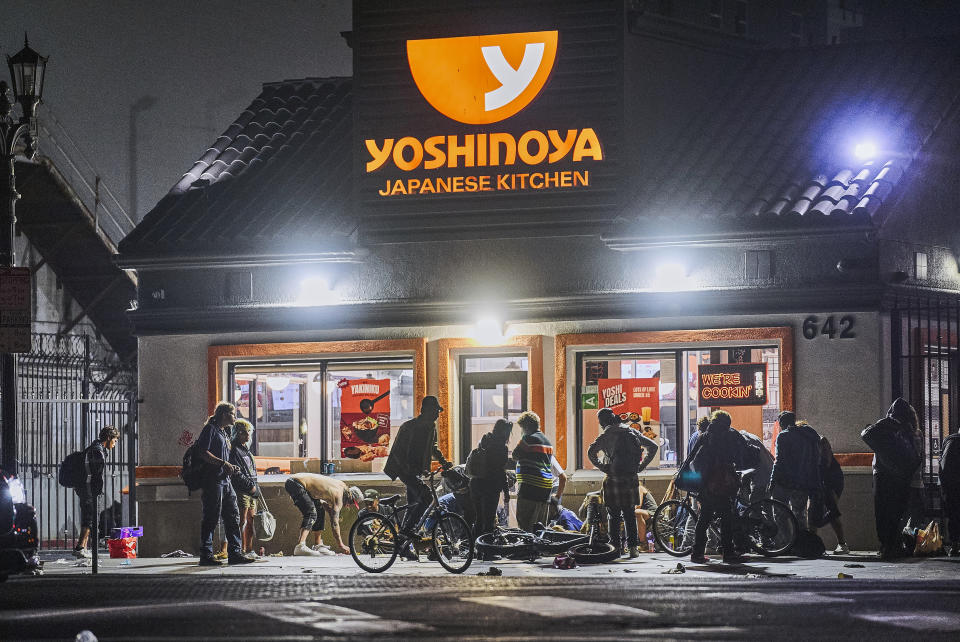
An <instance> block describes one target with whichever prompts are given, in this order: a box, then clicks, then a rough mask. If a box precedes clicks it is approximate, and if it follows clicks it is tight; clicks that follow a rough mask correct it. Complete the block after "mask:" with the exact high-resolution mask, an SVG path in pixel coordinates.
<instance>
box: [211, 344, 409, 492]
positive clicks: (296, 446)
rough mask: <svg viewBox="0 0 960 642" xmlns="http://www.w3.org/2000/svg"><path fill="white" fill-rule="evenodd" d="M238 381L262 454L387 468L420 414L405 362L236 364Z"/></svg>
mask: <svg viewBox="0 0 960 642" xmlns="http://www.w3.org/2000/svg"><path fill="white" fill-rule="evenodd" d="M230 379H231V382H230V385H231V387H232V389H233V399H234V403H235V404H236V405H237V415H238V417H242V418H245V419H247V420H248V421H250V422H251V423H253V425H254V446H253V451H254V453H255V454H256V455H258V456H263V457H279V458H291V459H293V458H305V459H317V460H320V461H321V462H333V463H334V464H335V466H336V470H337V472H362V473H371V472H374V473H376V472H382V471H383V465H384V464H385V463H386V458H387V455H388V454H389V452H390V447H391V445H392V444H393V440H394V437H395V435H396V432H397V429H398V428H399V426H400V424H402V423H403V422H404V421H407V420H408V419H411V418H412V417H413V416H414V414H415V413H414V402H413V364H412V363H411V362H409V361H404V360H396V359H385V360H382V361H379V360H372V361H371V360H367V359H365V360H363V361H359V360H358V361H349V360H338V361H318V362H310V363H302V364H296V363H290V364H284V363H282V362H281V363H275V364H269V365H260V364H255V363H251V364H233V365H232V366H231V368H230ZM251 388H252V389H253V390H255V391H256V395H255V401H254V402H253V403H251V395H250V390H251ZM251 406H252V407H253V408H255V412H254V411H253V410H252V409H251Z"/></svg>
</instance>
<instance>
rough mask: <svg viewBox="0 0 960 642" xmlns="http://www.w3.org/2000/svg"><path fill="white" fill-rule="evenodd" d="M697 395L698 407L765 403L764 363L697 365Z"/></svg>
mask: <svg viewBox="0 0 960 642" xmlns="http://www.w3.org/2000/svg"><path fill="white" fill-rule="evenodd" d="M697 396H698V397H699V402H698V405H699V406H701V407H710V406H762V405H764V404H766V403H767V364H765V363H724V364H716V365H708V364H704V365H701V366H700V367H699V369H698V372H697Z"/></svg>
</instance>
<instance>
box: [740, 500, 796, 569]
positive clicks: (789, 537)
mask: <svg viewBox="0 0 960 642" xmlns="http://www.w3.org/2000/svg"><path fill="white" fill-rule="evenodd" d="M740 519H741V520H743V522H744V523H746V525H747V537H748V538H749V540H750V543H751V545H752V546H753V547H754V548H755V549H756V550H757V551H758V552H759V553H760V554H761V555H765V556H766V557H774V556H776V555H783V554H784V553H786V552H787V551H789V550H790V549H791V548H793V544H794V542H796V541H797V534H798V533H799V532H800V525H799V524H798V523H797V518H796V517H794V515H793V511H791V510H790V507H789V506H787V505H786V504H784V503H783V502H781V501H778V500H776V499H761V500H760V501H757V502H753V503H752V504H750V505H749V506H747V509H746V510H745V511H744V513H743V515H742V516H741V517H740Z"/></svg>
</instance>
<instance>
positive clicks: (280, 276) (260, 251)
mask: <svg viewBox="0 0 960 642" xmlns="http://www.w3.org/2000/svg"><path fill="white" fill-rule="evenodd" d="M388 4H389V3H386V2H372V1H365V2H362V3H357V4H356V5H355V22H354V28H353V31H352V32H351V33H350V34H349V37H348V40H349V42H350V43H351V46H352V48H353V56H354V71H353V75H352V77H349V78H324V79H319V78H308V79H302V80H287V81H278V82H271V83H267V84H265V85H264V87H263V91H262V92H261V94H260V95H259V96H258V97H256V98H255V99H254V101H253V102H252V103H251V105H250V107H249V108H248V109H246V110H245V111H244V112H243V113H242V114H240V116H239V117H238V118H237V120H236V121H235V122H234V123H233V124H232V125H230V126H229V127H228V128H227V129H226V131H225V132H224V134H223V135H222V136H220V137H219V138H218V139H217V140H216V141H214V143H213V144H212V146H211V147H210V149H209V150H208V151H207V152H206V153H204V154H203V155H202V157H201V158H200V159H199V160H197V162H196V163H195V164H194V165H193V167H192V168H191V169H190V170H189V171H188V172H187V173H186V174H185V175H184V176H183V178H182V179H181V180H180V181H179V182H178V183H177V184H176V185H175V186H174V188H173V189H172V190H171V191H170V193H169V194H168V195H167V196H166V197H164V198H163V199H162V200H161V201H160V202H159V203H158V204H157V205H156V206H155V207H154V208H153V209H152V210H151V211H150V212H149V213H148V214H147V216H146V217H145V218H144V219H143V221H142V222H141V223H140V224H139V225H138V226H137V228H136V229H135V230H134V231H133V232H132V233H131V234H129V235H128V236H127V237H126V238H125V239H124V240H123V241H122V242H121V244H120V247H119V250H120V257H119V264H120V265H121V266H122V267H123V268H125V269H128V270H133V271H135V272H136V275H137V279H138V295H137V302H136V307H135V309H134V310H132V311H131V312H130V318H131V320H132V321H133V324H134V328H135V331H136V333H137V334H138V335H139V359H140V361H139V368H140V384H141V390H142V399H143V403H142V404H141V406H140V426H141V431H140V461H141V466H140V468H138V475H137V477H138V481H137V483H138V497H139V500H140V509H141V516H142V521H143V523H144V525H145V527H146V530H145V532H146V533H148V534H149V536H146V537H144V539H143V541H142V545H143V552H144V553H145V554H147V555H150V554H155V553H159V552H164V551H166V550H172V549H176V548H183V549H184V550H190V549H192V548H194V547H195V546H196V542H195V541H194V540H195V533H193V532H192V531H190V530H185V529H182V528H180V526H181V524H182V523H183V520H184V519H189V520H193V519H195V518H196V516H197V515H199V507H198V506H197V505H196V504H197V501H196V500H195V499H191V498H189V497H188V495H187V492H186V489H185V488H184V487H183V486H182V484H181V483H180V482H179V480H178V479H177V478H176V472H177V466H178V464H179V462H180V460H181V456H182V454H183V450H184V448H185V447H186V446H187V445H188V444H189V443H190V441H191V440H192V439H193V438H194V437H195V435H196V434H197V433H198V432H199V430H200V428H201V427H202V425H203V420H204V418H205V417H206V415H207V414H208V413H209V411H211V410H212V408H213V405H214V404H215V403H216V402H217V401H218V400H221V399H222V400H229V401H232V402H234V403H236V404H237V405H238V406H239V410H240V414H242V415H244V416H246V417H248V418H249V419H250V420H251V421H252V422H254V423H255V425H256V427H257V431H256V434H257V448H256V452H257V454H258V463H259V465H260V466H261V467H263V468H264V469H266V468H270V467H276V468H278V469H279V470H280V476H279V477H270V476H268V477H266V481H265V484H264V485H265V488H266V492H267V497H268V500H269V498H270V497H271V496H276V497H280V496H281V495H280V494H278V493H279V492H280V488H281V487H282V475H283V473H284V472H286V471H291V470H302V469H308V470H318V471H319V470H321V467H322V466H323V465H324V464H328V463H332V464H334V467H335V470H336V471H337V473H336V474H340V475H350V476H352V479H353V481H355V482H356V483H358V484H360V485H369V486H375V487H378V488H385V487H387V486H389V485H390V483H389V481H388V480H387V478H386V477H385V476H384V475H382V473H381V472H380V471H381V470H382V465H383V462H384V456H385V454H386V453H387V452H389V448H390V444H391V443H392V434H393V433H394V432H395V429H396V427H397V426H399V425H400V423H402V422H403V421H404V420H406V419H408V418H410V417H412V416H413V415H414V414H416V412H417V410H418V403H419V400H420V399H421V398H422V397H423V396H424V395H425V394H436V395H438V396H439V397H440V399H441V403H442V404H443V406H444V407H445V408H446V411H445V412H444V413H443V415H442V416H441V419H440V424H439V428H440V445H441V448H442V449H443V450H444V451H445V452H446V453H447V455H448V457H451V458H453V459H454V460H457V461H461V462H462V461H463V460H464V458H465V457H466V455H467V453H468V452H469V451H470V449H471V448H472V447H473V446H475V445H476V441H477V439H478V436H479V435H480V434H482V433H483V432H484V431H486V430H487V429H488V426H489V425H490V424H491V423H492V422H493V421H495V420H496V418H498V417H503V416H506V417H515V416H516V415H517V414H519V413H520V412H521V411H523V410H527V409H531V410H534V411H536V412H537V413H538V414H539V415H540V416H541V417H543V418H544V427H545V431H546V433H547V435H548V436H549V437H550V439H551V441H553V443H554V445H555V448H556V453H557V457H558V459H559V460H560V461H561V463H562V464H563V465H564V467H565V468H566V469H567V471H568V474H569V475H570V476H571V477H572V486H571V490H570V491H568V493H567V497H568V501H569V502H574V501H575V499H574V498H575V496H576V495H578V494H582V493H583V492H585V491H587V490H592V489H594V488H596V487H598V486H599V481H600V475H599V473H598V472H597V471H594V470H591V468H590V465H589V463H588V462H587V460H586V457H585V450H586V447H587V446H588V445H589V443H590V442H591V441H592V438H593V436H594V435H595V434H596V432H597V425H596V421H595V414H596V413H595V410H596V409H597V408H598V407H601V406H602V405H605V404H615V405H617V406H618V407H619V408H620V409H622V411H623V414H624V417H625V419H626V420H627V421H629V422H630V423H633V424H636V427H637V429H640V430H643V431H644V432H648V433H649V434H652V435H654V436H655V438H657V439H658V440H660V442H661V452H660V453H659V460H658V467H657V468H656V470H651V471H649V472H648V473H647V475H646V477H645V483H646V484H647V485H648V486H649V487H651V488H652V489H654V491H655V494H658V493H659V492H661V491H662V489H663V487H665V485H666V483H667V482H668V481H669V479H670V478H671V477H672V475H673V474H674V472H675V469H676V466H677V465H678V463H679V462H680V461H681V460H682V459H683V457H684V456H686V454H687V453H686V451H685V445H686V443H687V441H688V438H689V435H690V431H691V430H692V429H693V426H694V425H695V423H696V420H697V418H698V417H701V416H704V415H705V414H707V413H709V412H710V411H711V410H712V409H716V408H723V409H726V410H728V411H730V412H731V414H732V415H733V416H734V421H735V425H736V426H737V427H738V428H742V429H745V430H749V431H751V432H753V433H755V434H757V435H758V436H760V437H761V438H763V439H764V440H765V442H766V443H767V444H768V445H769V444H771V441H772V439H773V437H774V433H775V430H776V426H775V425H774V419H775V417H776V415H777V413H778V412H779V411H780V410H782V409H786V408H790V409H794V410H796V411H797V413H798V415H799V416H800V417H801V418H806V419H808V420H809V421H810V422H811V423H812V424H813V425H814V427H816V428H817V429H818V430H819V431H821V432H822V433H823V434H825V435H826V436H828V437H829V438H830V440H831V442H832V444H833V447H834V450H835V451H836V452H838V453H840V455H839V457H840V458H841V460H842V462H843V463H844V465H845V470H846V472H847V474H848V481H847V489H848V490H847V493H846V494H845V495H844V498H843V509H844V510H845V512H846V514H848V515H850V519H849V520H848V523H849V526H848V528H849V530H850V533H849V534H848V539H849V541H850V543H851V545H852V546H854V547H856V548H869V547H872V546H873V544H874V542H873V537H874V536H873V526H872V524H873V519H872V515H871V514H870V511H871V506H872V503H871V502H869V501H867V497H868V496H869V495H870V492H871V488H870V471H869V460H870V455H869V453H865V452H864V451H865V446H864V445H863V444H862V442H861V441H860V439H859V433H860V431H861V430H862V428H863V427H864V426H865V425H866V424H868V423H870V422H872V421H874V420H875V419H876V418H877V417H879V416H880V415H881V414H882V413H883V412H884V411H885V409H886V407H887V406H888V405H889V403H890V401H891V399H892V397H894V396H897V395H904V396H906V397H907V398H908V399H909V400H910V401H911V402H912V403H913V404H914V406H915V407H917V409H918V410H919V411H920V413H921V415H922V416H923V427H924V430H925V456H926V459H925V461H926V464H925V471H926V474H927V480H928V482H930V483H933V482H934V478H935V473H936V465H937V453H938V448H939V441H940V439H941V438H942V436H943V435H944V434H946V433H947V432H948V431H950V430H951V429H952V430H955V429H956V426H957V424H958V407H957V404H956V403H950V401H951V400H952V399H956V398H957V386H958V377H957V372H958V369H957V368H958V367H960V366H958V365H957V360H958V354H960V352H958V346H957V335H958V319H960V298H958V293H960V272H958V268H957V257H958V254H960V238H958V236H957V234H958V232H957V229H958V226H957V225H956V221H955V220H953V219H951V218H950V217H951V216H953V213H952V210H951V209H950V208H951V207H952V205H951V204H952V203H953V202H955V200H956V197H957V196H958V194H957V188H956V185H955V181H953V180H952V177H953V176H954V175H955V174H956V171H957V165H958V158H957V156H956V149H957V142H958V140H960V112H958V104H960V73H958V72H960V46H958V44H957V41H956V40H955V39H942V40H938V39H920V40H906V41H897V42H879V43H870V42H865V43H857V44H841V43H838V44H837V45H836V46H828V47H790V46H784V47H764V46H744V44H743V43H742V42H740V41H739V40H737V39H734V41H733V42H730V41H729V39H726V38H714V39H709V40H705V39H704V38H702V37H700V36H696V37H694V36H690V35H689V34H687V33H686V32H685V31H682V30H675V29H672V28H671V27H669V26H667V25H666V24H665V23H664V24H659V26H653V23H652V22H651V21H652V20H653V18H649V17H647V14H646V13H645V14H643V15H642V16H638V15H637V12H638V5H641V4H642V5H644V6H647V5H650V4H651V3H628V4H627V5H625V4H624V3H622V2H617V1H612V0H591V1H588V2H582V1H578V2H573V1H570V2H555V3H548V4H544V3H539V2H530V3H519V4H518V3H511V4H509V6H508V5H507V4H502V3H490V5H489V6H488V7H485V8H484V9H483V10H482V13H483V15H482V17H481V16H478V11H480V10H476V9H474V10H472V11H468V10H467V9H466V8H465V5H462V4H460V3H449V2H438V3H436V4H434V5H431V6H429V7H427V5H423V6H420V5H418V6H417V7H416V8H413V7H408V8H403V9H400V10H393V11H390V12H386V11H383V9H385V8H386V7H387V6H388ZM667 4H668V3H661V5H662V7H666V6H667ZM672 4H674V5H675V6H676V7H677V8H678V9H679V6H680V5H681V4H682V3H679V2H678V3H672ZM697 4H698V5H703V4H704V3H697ZM721 4H722V6H723V21H724V22H723V24H726V22H725V21H726V20H727V10H728V9H730V8H731V7H729V6H728V5H730V4H736V3H726V2H724V3H721ZM391 6H392V5H391ZM471 6H472V5H471ZM831 6H832V5H831ZM733 8H734V9H735V8H736V7H733ZM662 14H663V12H660V15H662ZM733 15H734V17H736V15H737V14H736V12H734V14H733ZM747 16H748V17H747V20H749V14H747ZM477 24H483V25H484V29H483V32H482V33H478V32H476V31H475V30H474V29H475V28H474V27H473V25H477ZM786 24H788V25H789V21H788V22H787V23H786ZM639 27H642V28H639ZM736 28H737V27H736V25H734V34H736ZM747 29H748V33H749V22H748V23H747ZM701 31H702V30H701ZM698 33H699V32H698ZM825 33H827V32H826V31H825ZM818 37H819V36H818ZM826 37H827V36H826V35H824V38H826ZM443 60H450V61H456V62H457V65H441V64H437V61H443ZM464 70H466V71H464ZM347 391H349V398H350V399H351V401H350V406H349V411H346V410H342V409H345V408H347V405H346V404H345V403H344V401H345V399H346V398H347V397H345V395H346V394H347ZM385 392H386V393H388V394H386V395H385V396H384V393H385ZM362 394H369V395H370V397H369V401H370V406H369V410H368V411H365V410H363V408H364V406H363V405H359V404H360V402H357V403H358V405H357V408H359V409H360V411H361V412H360V413H359V414H358V413H357V412H356V409H354V406H353V403H354V401H355V398H354V396H355V395H362ZM378 404H379V405H378ZM360 415H363V416H360ZM516 437H517V435H515V436H514V438H516ZM353 481H352V482H351V483H353ZM277 504H279V506H275V505H272V507H273V508H274V510H275V512H280V513H281V514H282V511H284V510H286V509H287V508H291V509H292V506H286V505H285V504H284V503H282V502H278V503H277ZM284 521H285V520H284V519H282V518H281V519H280V523H283V522H284ZM291 523H292V522H291ZM292 536H293V533H283V532H281V533H280V535H279V536H278V538H277V539H276V541H275V542H273V543H271V546H274V547H279V546H280V545H282V544H284V543H285V542H287V540H288V539H289V538H290V537H292Z"/></svg>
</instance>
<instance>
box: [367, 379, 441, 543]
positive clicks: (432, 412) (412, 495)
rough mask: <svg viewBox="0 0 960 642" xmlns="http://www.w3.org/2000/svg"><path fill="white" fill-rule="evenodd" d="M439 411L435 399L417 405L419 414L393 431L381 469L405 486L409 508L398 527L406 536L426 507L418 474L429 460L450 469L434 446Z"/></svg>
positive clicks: (427, 496)
mask: <svg viewBox="0 0 960 642" xmlns="http://www.w3.org/2000/svg"><path fill="white" fill-rule="evenodd" d="M441 412H443V408H442V407H441V406H440V402H439V401H438V400H437V398H436V397H434V396H433V395H428V396H426V397H424V398H423V401H422V402H420V414H419V415H418V416H416V417H414V418H413V419H411V420H409V421H405V422H403V424H401V426H400V428H399V429H398V430H397V437H396V439H394V442H393V447H392V448H391V449H390V454H389V455H388V456H387V463H386V464H384V466H383V472H384V473H385V474H386V475H387V476H388V477H389V478H390V479H394V480H395V479H399V480H400V481H402V482H403V485H404V486H406V487H407V504H408V505H409V508H408V509H407V510H406V513H405V514H404V518H403V524H401V525H400V530H401V531H403V533H404V535H406V536H411V535H412V534H413V533H412V532H411V531H412V530H413V528H414V526H416V525H417V522H419V521H420V517H422V516H423V512H424V511H425V510H426V509H427V506H429V505H430V498H431V495H430V489H429V488H428V487H427V485H426V484H425V483H424V482H423V480H422V479H420V478H419V477H418V475H422V474H424V473H427V472H429V470H430V462H431V461H432V460H433V459H436V460H437V461H439V462H440V465H441V466H442V467H443V468H444V470H446V469H448V468H450V462H448V461H447V460H446V459H445V458H444V456H443V453H442V452H440V449H439V448H438V447H437V418H438V417H440V413H441Z"/></svg>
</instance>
